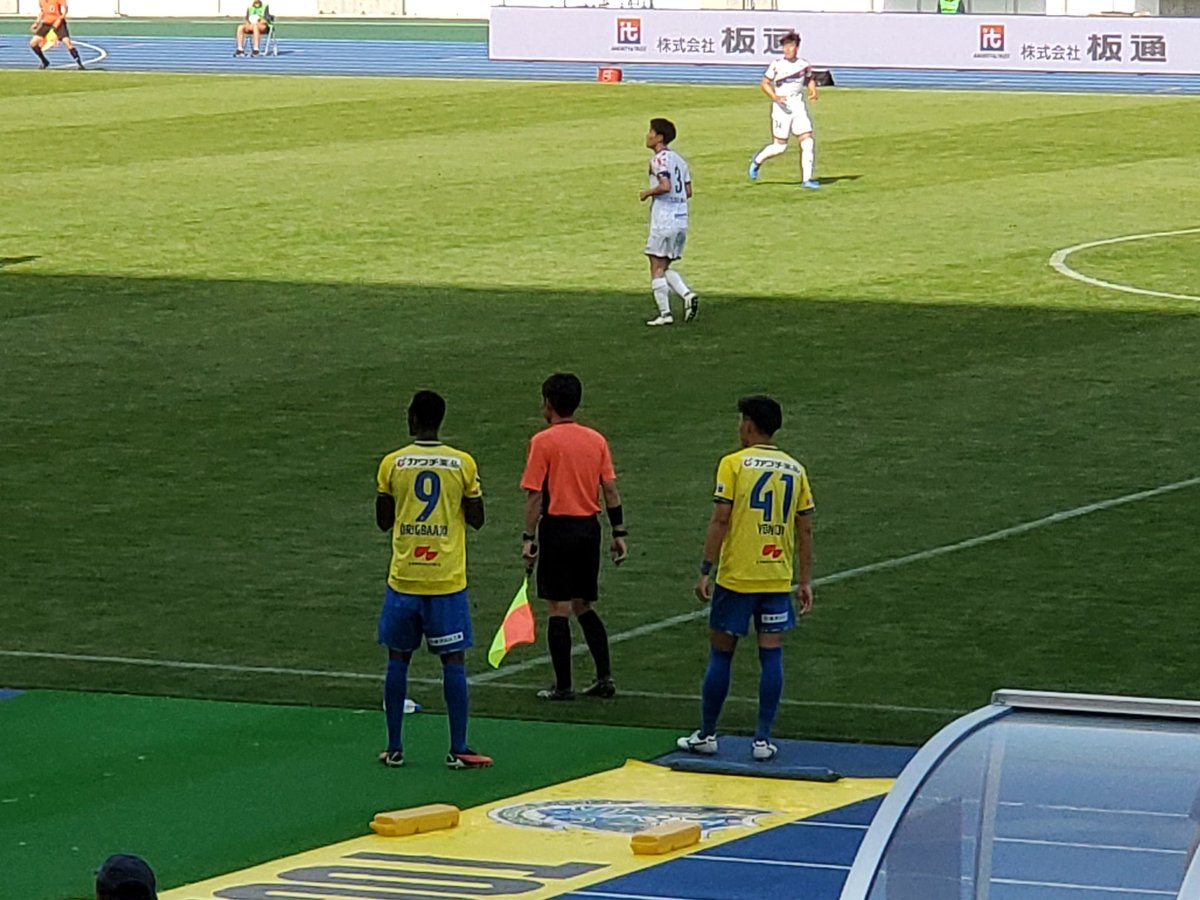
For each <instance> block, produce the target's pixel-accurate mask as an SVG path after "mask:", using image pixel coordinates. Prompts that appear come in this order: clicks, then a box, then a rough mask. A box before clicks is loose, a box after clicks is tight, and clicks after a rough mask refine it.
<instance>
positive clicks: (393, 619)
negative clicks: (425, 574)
mask: <svg viewBox="0 0 1200 900" xmlns="http://www.w3.org/2000/svg"><path fill="white" fill-rule="evenodd" d="M422 638H424V639H425V644H426V646H428V647H429V652H430V653H436V654H438V655H439V656H444V655H445V654H447V653H458V652H460V651H462V650H466V649H467V648H468V647H471V646H472V645H473V641H472V634H471V606H470V604H469V603H468V602H467V592H466V589H463V590H461V591H459V592H458V593H456V594H439V595H437V596H432V597H430V596H425V597H422V596H418V595H416V594H401V593H400V592H399V591H394V590H392V586H391V585H388V589H387V593H386V594H384V595H383V610H382V611H381V612H380V613H379V643H381V644H383V646H385V647H387V648H388V649H389V650H400V651H402V652H411V651H413V650H416V649H417V648H418V647H420V646H421V639H422Z"/></svg>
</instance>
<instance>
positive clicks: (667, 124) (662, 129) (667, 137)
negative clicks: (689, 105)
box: [650, 119, 676, 144]
mask: <svg viewBox="0 0 1200 900" xmlns="http://www.w3.org/2000/svg"><path fill="white" fill-rule="evenodd" d="M650 130H651V131H653V132H654V133H655V134H657V135H659V136H661V137H662V139H663V143H664V144H669V143H671V141H673V140H675V134H676V131H675V123H674V122H672V121H671V120H670V119H651V120H650Z"/></svg>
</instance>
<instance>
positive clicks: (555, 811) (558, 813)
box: [488, 800, 775, 835]
mask: <svg viewBox="0 0 1200 900" xmlns="http://www.w3.org/2000/svg"><path fill="white" fill-rule="evenodd" d="M774 814H775V811H774V810H769V809H752V808H749V807H744V806H684V805H679V804H674V803H646V802H643V801H641V800H540V801H534V802H530V803H514V804H513V805H512V806H500V807H497V808H495V809H492V810H489V811H488V817H489V818H491V819H493V820H495V821H497V822H503V823H504V824H506V825H516V826H519V827H521V828H547V829H550V830H552V831H568V830H572V829H579V830H583V831H604V832H610V833H617V834H636V833H637V832H639V831H644V830H645V829H647V828H653V827H654V826H655V825H661V824H662V823H663V822H668V821H679V820H681V819H682V820H683V821H685V822H695V823H696V824H697V825H699V826H700V829H701V830H702V831H703V832H704V834H706V835H707V834H709V833H711V832H713V831H719V830H720V829H722V828H755V827H757V826H758V820H759V819H761V818H762V817H763V816H770V815H774Z"/></svg>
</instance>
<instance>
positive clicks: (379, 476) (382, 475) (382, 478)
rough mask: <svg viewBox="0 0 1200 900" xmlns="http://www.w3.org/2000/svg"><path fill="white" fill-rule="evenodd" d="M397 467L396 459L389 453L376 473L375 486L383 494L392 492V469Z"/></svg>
mask: <svg viewBox="0 0 1200 900" xmlns="http://www.w3.org/2000/svg"><path fill="white" fill-rule="evenodd" d="M393 468H395V459H394V458H393V455H392V454H391V453H389V454H388V455H387V456H385V457H384V458H383V461H382V462H381V463H380V464H379V472H378V473H376V475H375V486H376V488H377V489H378V491H379V493H381V494H390V493H391V492H392V469H393Z"/></svg>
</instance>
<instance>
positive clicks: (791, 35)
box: [779, 28, 800, 47]
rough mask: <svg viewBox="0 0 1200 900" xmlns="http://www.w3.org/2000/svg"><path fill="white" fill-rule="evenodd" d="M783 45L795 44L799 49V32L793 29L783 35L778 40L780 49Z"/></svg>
mask: <svg viewBox="0 0 1200 900" xmlns="http://www.w3.org/2000/svg"><path fill="white" fill-rule="evenodd" d="M784 44H795V45H796V46H797V47H799V46H800V32H798V31H796V29H794V28H793V29H792V30H791V31H789V32H788V33H787V34H785V35H784V36H783V37H781V38H780V39H779V46H780V47H782V46H783V45H784Z"/></svg>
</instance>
